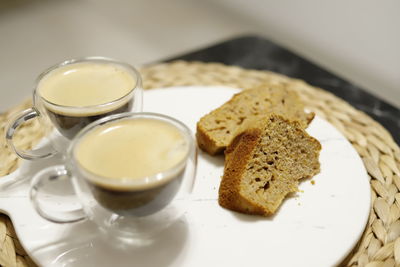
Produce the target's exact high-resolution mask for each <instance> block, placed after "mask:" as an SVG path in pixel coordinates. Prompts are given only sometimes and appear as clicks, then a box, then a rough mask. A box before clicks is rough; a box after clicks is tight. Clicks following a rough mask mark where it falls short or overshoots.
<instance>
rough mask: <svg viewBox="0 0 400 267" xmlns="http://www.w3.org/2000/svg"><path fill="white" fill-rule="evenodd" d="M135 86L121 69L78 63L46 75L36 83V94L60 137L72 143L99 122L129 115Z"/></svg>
mask: <svg viewBox="0 0 400 267" xmlns="http://www.w3.org/2000/svg"><path fill="white" fill-rule="evenodd" d="M136 83H137V81H136V80H135V77H134V75H133V74H132V73H131V72H130V71H129V70H128V69H126V68H124V67H122V66H119V65H116V64H112V63H97V62H81V63H74V64H70V65H65V66H62V67H59V68H57V69H55V70H52V71H50V72H49V73H48V74H46V75H45V76H44V77H43V78H42V79H41V80H40V82H39V83H38V86H37V94H38V95H39V96H40V97H41V98H42V99H43V100H44V101H43V102H44V104H43V105H44V108H45V109H46V111H47V113H48V115H49V117H50V119H51V120H52V122H53V124H54V125H55V126H56V127H57V129H58V130H59V131H60V133H61V134H62V135H64V136H65V137H67V138H69V139H72V138H73V137H74V136H75V135H76V133H77V132H79V131H80V130H81V129H82V128H83V127H85V126H86V125H88V124H89V123H91V122H93V121H95V120H97V119H99V118H102V117H104V116H108V115H111V114H116V113H122V112H125V111H129V110H130V109H131V107H132V103H133V94H132V91H133V89H134V88H135V86H136Z"/></svg>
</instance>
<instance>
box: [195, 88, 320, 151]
mask: <svg viewBox="0 0 400 267" xmlns="http://www.w3.org/2000/svg"><path fill="white" fill-rule="evenodd" d="M268 113H275V114H278V115H283V116H285V117H286V118H288V119H290V120H298V121H299V123H300V125H301V126H302V127H303V128H306V127H307V126H308V124H309V123H310V122H311V121H312V119H313V118H314V113H305V112H304V105H303V103H302V102H301V100H300V98H299V96H298V95H297V93H296V92H295V91H294V90H292V89H288V88H287V86H285V85H280V84H277V85H270V84H261V85H259V86H258V87H254V88H251V89H245V90H243V91H241V92H240V93H237V94H235V95H234V96H233V97H232V98H231V99H230V100H229V101H228V102H226V103H225V104H223V105H222V106H220V107H219V108H217V109H215V110H213V111H211V112H210V113H208V114H207V115H205V116H203V117H202V118H201V119H200V120H199V122H198V123H197V131H196V139H197V142H198V145H199V147H200V148H201V149H202V150H204V151H206V152H207V153H209V154H211V155H215V154H218V153H221V152H223V150H224V149H225V148H226V147H227V146H228V145H229V144H230V143H231V141H232V140H233V138H234V137H235V136H236V135H238V134H239V133H240V132H242V131H243V130H244V129H246V128H247V127H248V125H249V124H250V125H251V124H252V121H254V120H259V119H260V117H264V116H265V115H267V114H268Z"/></svg>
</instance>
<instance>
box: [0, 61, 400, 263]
mask: <svg viewBox="0 0 400 267" xmlns="http://www.w3.org/2000/svg"><path fill="white" fill-rule="evenodd" d="M141 74H142V76H143V81H144V88H145V89H151V88H160V87H169V86H179V85H225V86H232V87H239V88H244V87H249V86H252V85H255V84H258V83H260V82H269V83H286V84H289V86H291V87H292V88H293V89H295V90H296V91H297V92H298V93H299V95H300V96H301V97H302V99H303V101H304V103H305V104H306V106H307V108H308V109H310V110H312V111H314V112H316V113H317V114H318V116H320V117H322V118H324V119H326V120H327V121H329V122H330V123H331V124H333V125H334V126H335V127H336V128H337V129H338V130H339V131H341V132H342V134H344V135H345V136H346V137H347V139H348V140H349V141H350V142H351V143H352V145H353V146H354V148H355V149H356V150H357V151H358V153H359V154H360V156H361V157H362V159H363V161H364V164H365V167H366V169H367V170H368V173H369V175H370V176H371V190H372V207H371V213H370V217H369V222H368V225H367V228H366V230H365V232H364V234H363V236H362V238H361V240H360V242H359V243H358V245H357V246H356V248H355V249H354V251H353V252H352V253H351V254H350V255H349V256H348V257H347V259H346V260H345V261H344V262H343V264H342V265H343V266H369V267H371V266H385V267H389V266H398V265H400V220H399V218H400V193H399V190H400V171H399V169H400V149H399V147H398V146H397V145H396V143H395V142H394V141H393V139H392V137H391V135H390V134H389V133H388V132H387V131H386V130H385V129H384V128H383V127H382V126H381V125H380V124H379V123H377V122H376V121H374V120H373V119H371V118H370V117H369V116H367V115H366V114H364V113H363V112H361V111H358V110H356V109H354V108H353V107H352V106H350V105H349V104H347V103H346V102H344V101H343V100H341V99H339V98H337V97H335V96H334V95H332V94H331V93H328V92H326V91H323V90H321V89H319V88H315V87H312V86H310V85H308V84H306V83H305V82H303V81H300V80H295V79H291V78H288V77H286V76H282V75H279V74H276V73H271V72H267V71H256V70H245V69H242V68H239V67H232V66H225V65H222V64H210V63H200V62H182V61H177V62H173V63H167V64H158V65H153V66H149V67H145V68H142V69H141ZM29 105H31V104H30V102H29V101H27V102H26V103H24V104H22V105H20V106H18V107H16V108H15V109H13V110H11V111H9V112H7V113H5V114H2V115H0V134H2V135H3V134H4V126H5V124H6V122H7V121H8V119H9V116H10V115H11V114H12V113H14V112H16V111H17V110H21V109H24V108H26V107H28V106H29ZM18 134H19V135H18V137H17V139H18V140H19V142H20V145H21V146H22V147H25V148H30V147H32V146H33V145H35V144H36V143H37V142H38V140H40V138H41V137H42V135H43V133H42V132H41V128H40V127H39V125H38V123H37V122H31V123H27V124H26V125H24V127H23V128H22V129H21V130H20V131H19V133H18ZM0 145H1V154H0V176H4V175H7V174H8V173H10V172H12V171H13V170H15V169H16V168H17V166H18V159H17V157H16V156H15V155H14V154H13V153H11V151H9V150H8V148H7V147H6V145H5V144H4V140H3V138H1V139H0ZM354 197H357V196H356V195H355V196H354ZM349 219H351V218H343V220H349ZM316 253H317V252H316ZM317 254H318V253H317ZM317 254H316V256H318V255H317ZM0 265H3V266H17V265H18V266H31V265H34V263H33V262H32V261H31V260H30V259H29V257H28V256H27V255H26V253H25V252H24V250H23V248H22V247H21V245H20V244H19V242H18V239H17V236H16V235H15V233H14V231H13V228H12V225H11V222H10V221H9V219H8V218H7V217H6V216H4V215H0Z"/></svg>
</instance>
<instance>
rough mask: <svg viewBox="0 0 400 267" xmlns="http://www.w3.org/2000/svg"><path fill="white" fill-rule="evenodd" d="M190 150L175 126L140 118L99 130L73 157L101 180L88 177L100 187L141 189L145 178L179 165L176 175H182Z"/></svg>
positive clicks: (84, 139)
mask: <svg viewBox="0 0 400 267" xmlns="http://www.w3.org/2000/svg"><path fill="white" fill-rule="evenodd" d="M188 151H189V143H188V141H187V140H186V138H185V136H184V135H183V134H182V133H181V132H180V131H179V130H178V129H177V128H176V127H175V126H173V125H171V124H169V123H167V122H164V121H161V120H157V119H150V118H140V119H125V120H121V121H117V122H111V123H108V124H106V125H101V126H98V127H96V128H95V129H93V130H92V131H91V132H89V133H88V134H86V135H84V136H83V137H82V139H81V141H79V143H78V144H77V146H76V148H75V150H74V157H75V159H76V160H77V162H78V163H79V164H80V166H81V167H82V168H83V169H84V170H86V171H88V172H89V173H92V174H95V175H97V176H100V177H102V178H101V179H98V180H97V179H96V178H93V177H92V178H89V177H88V178H89V179H90V180H92V182H94V183H96V184H98V185H100V186H103V187H106V188H110V189H113V188H114V189H118V188H119V189H124V187H126V189H128V187H130V188H131V189H135V187H136V189H141V187H142V186H143V185H144V184H141V183H140V181H139V180H140V179H142V178H145V177H149V176H153V175H155V174H158V173H161V172H164V171H166V170H169V169H171V168H174V167H177V166H178V167H179V166H180V169H179V170H177V171H176V172H174V173H175V175H177V174H178V173H179V172H181V171H182V169H183V167H184V165H182V164H181V165H179V164H180V163H182V160H183V159H184V158H185V157H186V156H187V154H188ZM104 178H108V179H104ZM173 178H174V177H166V178H165V179H163V180H154V181H152V182H151V184H150V185H149V184H147V185H146V186H145V187H147V188H151V187H157V186H159V185H161V184H164V183H165V182H167V181H169V180H171V179H173ZM96 180H97V181H96ZM107 180H108V181H107ZM122 180H123V181H122ZM132 180H137V181H136V182H135V185H134V186H131V185H130V184H129V181H132ZM145 180H146V179H144V180H143V183H146V181H145ZM119 181H121V184H119ZM137 182H138V183H137Z"/></svg>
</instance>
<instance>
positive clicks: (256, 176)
mask: <svg viewBox="0 0 400 267" xmlns="http://www.w3.org/2000/svg"><path fill="white" fill-rule="evenodd" d="M320 150H321V144H320V143H319V142H318V140H316V139H315V138H313V137H311V136H310V135H308V134H307V132H306V131H305V130H304V129H303V127H302V126H301V124H300V123H299V122H297V121H289V120H288V119H285V118H284V117H282V116H279V115H276V114H270V115H269V116H267V117H265V118H263V119H262V120H260V121H259V122H257V123H256V124H255V125H254V126H253V127H251V128H248V129H247V130H245V131H244V132H242V133H241V134H240V135H238V136H237V137H236V138H235V139H234V140H233V141H232V143H231V144H230V145H229V146H228V147H227V149H226V150H225V168H224V175H223V178H222V181H221V184H220V188H219V198H218V201H219V204H220V205H221V206H222V207H225V208H227V209H230V210H234V211H238V212H241V213H247V214H256V215H263V216H268V215H271V214H274V213H275V212H276V211H277V209H278V208H279V206H280V205H281V203H282V201H283V200H284V198H285V197H286V196H287V195H288V194H290V193H293V192H296V191H297V190H298V183H299V180H301V179H304V178H311V177H313V176H314V175H316V174H317V173H319V171H320V164H319V160H318V158H319V152H320Z"/></svg>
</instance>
